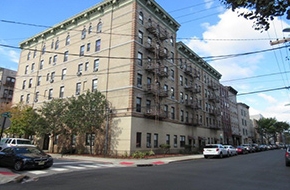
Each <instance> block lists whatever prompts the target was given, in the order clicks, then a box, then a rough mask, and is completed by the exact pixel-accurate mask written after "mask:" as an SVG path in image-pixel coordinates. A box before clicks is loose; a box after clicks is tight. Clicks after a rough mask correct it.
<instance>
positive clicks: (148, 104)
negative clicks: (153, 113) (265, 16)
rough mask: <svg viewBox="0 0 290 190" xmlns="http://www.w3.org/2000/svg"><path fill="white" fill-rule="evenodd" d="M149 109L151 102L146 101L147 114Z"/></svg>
mask: <svg viewBox="0 0 290 190" xmlns="http://www.w3.org/2000/svg"><path fill="white" fill-rule="evenodd" d="M150 109H151V100H146V110H147V112H148V111H150Z"/></svg>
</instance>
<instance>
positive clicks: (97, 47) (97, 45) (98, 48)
mask: <svg viewBox="0 0 290 190" xmlns="http://www.w3.org/2000/svg"><path fill="white" fill-rule="evenodd" d="M100 50H101V40H97V41H96V47H95V51H96V52H98V51H100Z"/></svg>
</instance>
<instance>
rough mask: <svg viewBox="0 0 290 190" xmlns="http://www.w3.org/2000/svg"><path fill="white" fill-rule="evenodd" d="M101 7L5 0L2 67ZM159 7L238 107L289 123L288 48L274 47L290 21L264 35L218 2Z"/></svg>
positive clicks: (193, 0)
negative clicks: (29, 42)
mask: <svg viewBox="0 0 290 190" xmlns="http://www.w3.org/2000/svg"><path fill="white" fill-rule="evenodd" d="M100 2H101V0H41V1H40V0H18V1H11V0H1V4H0V67H4V68H7V69H12V70H17V68H18V60H19V55H20V49H18V48H7V47H5V46H6V45H8V46H13V47H19V44H20V43H21V42H23V41H24V40H26V39H28V38H30V37H32V36H34V35H36V34H38V33H39V32H42V31H44V30H45V29H46V28H45V27H41V26H53V25H56V24H58V23H60V22H62V21H64V20H66V19H68V18H70V17H71V16H74V15H76V14H78V13H80V12H82V11H84V10H86V9H88V8H90V7H92V6H94V5H96V4H98V3H100ZM156 2H157V3H158V4H159V5H161V7H162V8H163V9H164V10H165V11H167V12H168V13H169V14H170V15H171V16H172V17H173V18H174V19H175V20H176V21H177V22H178V23H179V24H180V25H181V26H180V28H179V30H178V32H177V39H176V41H182V42H184V43H185V44H186V45H187V46H188V47H190V48H191V49H192V50H193V51H194V52H195V53H197V54H198V55H199V56H200V57H201V58H203V59H204V60H205V61H207V62H208V63H209V64H210V65H211V66H212V67H214V68H215V69H216V70H217V71H218V72H219V73H220V74H222V78H221V80H220V83H221V84H223V85H224V86H232V87H233V88H234V89H235V90H237V91H238V96H237V101H238V102H242V103H244V104H246V105H248V106H249V107H250V109H249V112H250V115H257V114H261V115H262V116H264V117H266V118H276V119H277V120H278V121H286V122H290V117H289V116H290V106H287V105H288V104H289V105H290V91H289V89H288V87H289V86H290V62H289V61H290V56H289V48H287V46H289V45H290V44H289V43H282V44H278V45H273V46H271V45H270V41H271V40H272V41H275V40H277V39H282V38H288V37H290V32H289V33H287V32H282V30H283V29H284V28H287V27H290V20H286V19H285V17H278V18H275V19H274V20H273V21H271V22H270V29H269V30H268V31H263V32H261V31H256V30H255V29H254V28H253V21H252V20H246V19H244V18H243V17H238V13H237V12H232V11H231V10H228V9H225V7H224V6H223V5H222V4H221V3H220V2H219V1H218V0H179V1H173V0H172V1H171V0H170V1H168V0H156ZM168 2H170V3H168ZM68 5H69V6H68ZM238 11H239V12H243V11H245V10H238ZM3 45H4V46H3Z"/></svg>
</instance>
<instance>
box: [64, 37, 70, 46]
mask: <svg viewBox="0 0 290 190" xmlns="http://www.w3.org/2000/svg"><path fill="white" fill-rule="evenodd" d="M69 44H70V36H69V35H67V37H66V39H65V45H66V46H67V45H69Z"/></svg>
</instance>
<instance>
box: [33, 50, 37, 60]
mask: <svg viewBox="0 0 290 190" xmlns="http://www.w3.org/2000/svg"><path fill="white" fill-rule="evenodd" d="M35 57H36V49H35V50H34V51H33V58H35Z"/></svg>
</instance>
